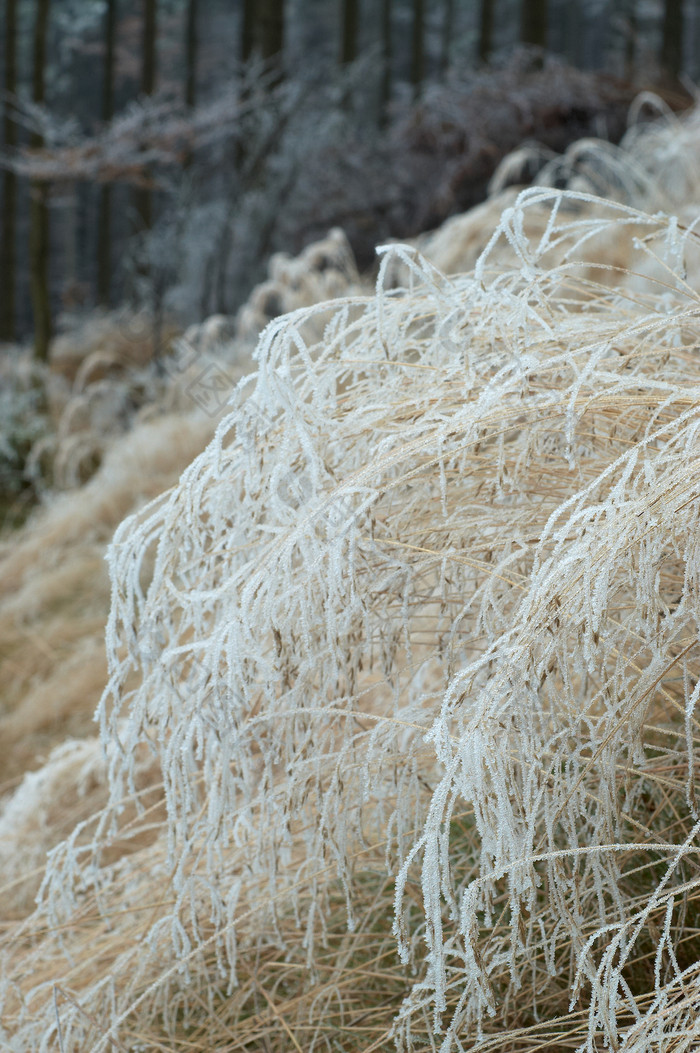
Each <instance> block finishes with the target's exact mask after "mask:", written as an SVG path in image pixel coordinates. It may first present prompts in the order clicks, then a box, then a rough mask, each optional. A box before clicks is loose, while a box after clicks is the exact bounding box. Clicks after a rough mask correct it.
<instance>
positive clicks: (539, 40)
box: [520, 0, 547, 48]
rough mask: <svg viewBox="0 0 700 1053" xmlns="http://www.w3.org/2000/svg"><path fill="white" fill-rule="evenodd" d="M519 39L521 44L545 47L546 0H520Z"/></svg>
mask: <svg viewBox="0 0 700 1053" xmlns="http://www.w3.org/2000/svg"><path fill="white" fill-rule="evenodd" d="M520 40H521V42H522V43H523V44H532V45H534V46H535V47H539V48H546V47H547V0H522V6H521V9H520Z"/></svg>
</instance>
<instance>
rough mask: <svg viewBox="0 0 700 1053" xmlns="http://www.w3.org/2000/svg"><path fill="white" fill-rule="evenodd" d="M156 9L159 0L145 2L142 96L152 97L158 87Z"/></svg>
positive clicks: (142, 46)
mask: <svg viewBox="0 0 700 1053" xmlns="http://www.w3.org/2000/svg"><path fill="white" fill-rule="evenodd" d="M156 7H157V0H144V2H143V37H142V45H141V48H142V50H141V94H142V95H152V94H153V92H154V91H155V87H156V65H157V63H156Z"/></svg>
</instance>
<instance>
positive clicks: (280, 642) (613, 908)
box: [2, 188, 700, 1053]
mask: <svg viewBox="0 0 700 1053" xmlns="http://www.w3.org/2000/svg"><path fill="white" fill-rule="evenodd" d="M696 241H697V235H696V234H695V233H694V232H693V231H692V229H690V228H689V227H688V226H684V224H683V223H678V222H676V221H675V220H673V219H669V218H668V217H666V216H664V215H656V216H651V215H648V214H645V213H643V212H640V211H637V210H635V209H633V208H631V207H629V206H624V205H619V204H614V203H612V202H610V201H604V200H601V199H593V198H591V197H590V196H589V195H585V194H576V193H573V192H565V193H564V194H562V193H561V192H559V191H554V190H549V189H537V188H536V189H533V190H531V191H527V192H525V193H524V194H522V195H521V196H519V197H518V198H517V199H515V201H514V202H513V203H512V205H511V208H510V209H509V210H507V211H506V212H505V213H504V214H503V216H502V218H501V220H500V222H499V225H498V227H497V229H496V231H495V232H494V233H493V237H492V238H491V239H490V240H489V242H488V245H487V248H486V251H485V253H484V255H482V257H481V258H480V260H479V263H478V265H477V268H476V271H475V272H473V273H469V274H463V275H457V276H454V277H451V278H447V277H445V276H444V275H442V274H441V273H440V272H438V271H436V270H435V269H433V268H432V267H431V266H430V265H429V264H428V263H427V262H425V261H424V260H423V259H421V257H420V256H418V255H417V254H416V253H415V252H413V250H408V249H407V250H403V249H401V248H394V249H393V250H392V252H391V253H389V254H388V255H386V256H385V259H386V260H388V259H389V257H390V256H391V255H393V256H396V255H397V254H398V256H399V257H400V258H401V261H402V266H403V272H402V273H404V274H406V275H408V280H407V282H406V288H404V289H400V290H386V288H385V284H384V272H382V273H380V276H379V281H378V287H377V292H376V295H374V296H370V297H366V298H357V297H355V298H350V299H347V300H341V301H337V303H336V305H335V313H334V315H333V318H332V321H331V322H330V324H329V325H328V327H327V328H326V330H325V333H324V335H323V337H322V339H321V340H319V341H318V342H317V343H315V344H310V343H309V342H308V340H306V341H305V340H304V339H303V337H302V334H303V333H306V334H308V333H309V332H312V331H313V324H312V323H313V319H314V317H316V316H317V313H318V312H320V311H321V310H322V311H323V312H327V311H328V306H327V305H326V306H324V307H323V308H311V309H304V310H301V311H298V312H295V313H293V314H291V315H287V316H285V317H284V318H282V319H279V320H278V321H276V322H273V323H272V324H271V326H269V327H268V329H267V330H266V331H265V333H264V334H263V337H262V338H261V341H260V344H259V346H258V351H257V355H258V364H257V365H258V368H257V373H256V374H255V375H254V376H253V377H252V378H251V379H250V380H249V381H248V382H247V384H244V385H242V386H241V387H239V389H238V390H237V391H236V393H235V396H234V401H233V405H232V407H231V410H230V413H229V415H228V416H227V417H226V418H224V420H223V421H222V422H221V423H220V425H219V427H218V429H217V433H216V436H215V437H214V439H213V441H212V442H211V444H210V445H209V447H208V448H207V450H206V451H205V452H204V453H203V454H202V455H201V456H199V457H198V458H197V459H196V460H195V461H194V462H193V464H192V465H191V466H190V467H189V468H188V469H187V470H186V471H185V472H184V474H183V475H182V477H181V479H180V481H179V483H178V484H177V486H175V487H174V488H173V489H172V491H170V492H169V493H167V494H165V495H164V496H163V497H160V498H157V499H156V500H155V501H154V502H153V503H151V504H150V505H148V506H146V507H145V508H143V509H142V510H140V511H138V512H136V514H135V515H133V516H131V517H130V518H128V519H127V520H126V521H125V522H124V523H123V524H122V525H121V526H120V527H119V529H118V530H117V533H116V535H115V538H114V541H113V543H112V545H111V547H110V550H109V567H110V574H111V612H110V618H109V623H108V629H107V650H108V660H109V682H108V687H107V689H106V691H105V693H104V696H103V699H102V702H101V704H100V710H99V716H100V732H101V738H102V742H103V744H104V746H105V748H106V750H107V755H108V762H107V769H106V775H104V776H100V778H101V779H103V780H104V781H103V782H100V785H101V786H102V787H103V789H102V790H100V792H99V793H98V794H96V800H98V807H102V805H103V807H102V810H101V811H99V812H98V813H97V814H96V815H95V816H94V817H92V818H89V817H86V818H85V820H84V822H83V823H82V824H80V825H79V826H78V827H77V828H76V830H75V832H74V834H73V835H71V837H69V838H68V840H67V841H66V842H64V843H63V844H62V845H59V846H58V847H57V848H56V849H55V850H54V851H53V852H52V854H51V856H50V861H49V867H48V870H47V874H46V877H45V880H44V884H43V887H42V891H41V895H40V900H39V905H38V908H37V910H36V911H35V912H34V913H33V914H32V915H30V916H29V917H28V918H26V919H25V920H24V921H23V922H22V923H21V924H18V923H12V924H11V925H8V928H7V933H6V937H5V941H4V943H5V954H4V962H5V963H4V975H5V984H4V995H3V1004H2V1021H3V1027H4V1029H5V1032H4V1037H5V1039H6V1041H8V1042H11V1043H13V1045H12V1047H11V1048H14V1049H17V1050H19V1049H21V1050H29V1049H31V1050H34V1049H36V1050H43V1049H47V1050H48V1049H60V1050H64V1051H65V1050H71V1051H73V1050H75V1051H78V1050H80V1051H82V1050H92V1051H95V1053H97V1051H100V1050H108V1049H117V1050H130V1051H135V1050H139V1049H143V1050H168V1051H176V1050H178V1051H179V1050H182V1051H185V1050H193V1049H194V1050H214V1049H216V1050H244V1049H245V1050H251V1049H254V1050H258V1049H264V1050H269V1051H275V1053H276V1051H278V1050H279V1051H282V1050H284V1051H289V1050H297V1051H300V1050H303V1051H304V1053H311V1051H313V1050H329V1051H330V1050H340V1049H342V1050H344V1051H345V1050H348V1051H353V1050H357V1051H364V1053H369V1051H370V1050H375V1049H376V1050H379V1049H381V1050H389V1049H393V1048H395V1047H396V1046H397V1047H398V1049H399V1050H415V1051H418V1050H437V1049H442V1050H445V1051H447V1050H460V1049H471V1048H478V1049H480V1050H487V1049H491V1050H494V1051H495V1050H498V1051H504V1050H513V1051H515V1050H534V1049H556V1050H569V1049H570V1050H576V1049H580V1050H602V1049H604V1048H612V1049H616V1050H624V1051H625V1053H642V1051H645V1053H646V1051H647V1050H649V1049H658V1050H671V1049H673V1050H674V1051H680V1050H686V1049H688V1050H690V1049H693V1048H695V1047H696V1046H697V1044H698V1041H699V1039H700V1020H698V1019H697V1017H696V1011H695V1005H696V1004H697V999H698V991H699V983H700V972H699V970H698V966H697V961H698V959H699V958H700V913H699V911H698V904H699V902H700V875H699V873H698V867H697V847H696V846H697V837H698V832H699V831H700V818H698V814H699V810H698V804H697V791H696V773H695V759H696V749H697V748H698V742H699V739H698V718H697V713H696V703H697V697H698V694H699V693H700V687H698V683H699V682H700V653H699V649H698V648H699V641H698V623H699V620H700V595H699V588H700V585H699V582H698V565H699V560H700V551H699V550H698V538H699V537H700V534H699V533H698V529H699V526H700V523H699V519H698V516H699V506H698V494H697V492H696V491H697V486H696V475H697V469H698V465H700V446H699V437H700V412H699V409H698V407H699V406H700V369H699V368H698V345H699V344H700V299H699V297H698V293H697V291H696V288H695V285H694V282H692V281H689V280H688V278H687V275H688V273H691V272H690V271H689V270H688V266H687V262H686V258H687V259H688V260H691V261H692V259H693V256H694V254H695V253H696ZM621 243H624V244H625V246H626V252H627V256H626V259H625V262H624V267H622V266H621V265H620V267H618V265H617V263H614V264H613V269H610V268H609V266H608V260H606V258H605V256H604V252H605V246H612V247H613V248H615V249H616V248H617V247H618V246H619V244H621ZM502 244H506V245H507V246H508V251H507V253H505V254H501V250H500V246H501V245H502ZM691 266H692V264H691ZM85 748H87V746H86V747H85ZM58 761H60V757H59V758H54V761H53V763H54V765H55V764H56V763H58ZM98 782H99V779H98ZM21 792H24V793H25V795H26V793H27V792H28V786H27V784H25V785H24V787H23V790H22V791H21ZM139 802H140V805H141V808H139ZM83 814H84V815H85V816H87V811H85V812H84V813H83Z"/></svg>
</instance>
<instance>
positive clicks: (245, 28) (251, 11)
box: [241, 0, 255, 62]
mask: <svg viewBox="0 0 700 1053" xmlns="http://www.w3.org/2000/svg"><path fill="white" fill-rule="evenodd" d="M254 48H255V0H243V25H242V26H241V60H242V61H243V62H248V61H249V59H250V58H251V57H252V54H253V49H254Z"/></svg>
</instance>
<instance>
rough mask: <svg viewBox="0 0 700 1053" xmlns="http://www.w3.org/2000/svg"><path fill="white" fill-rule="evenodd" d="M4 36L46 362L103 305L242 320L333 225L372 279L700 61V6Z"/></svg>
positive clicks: (331, 0) (61, 9)
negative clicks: (506, 169) (267, 275)
mask: <svg viewBox="0 0 700 1053" xmlns="http://www.w3.org/2000/svg"><path fill="white" fill-rule="evenodd" d="M0 31H1V33H2V38H1V39H0V58H1V59H2V69H1V70H0V78H1V80H0V83H2V86H3V89H4V91H3V96H2V98H3V121H2V137H3V143H2V151H1V153H0V157H1V159H2V167H3V171H2V176H1V180H2V187H1V199H0V201H1V205H0V207H1V222H0V229H1V231H2V238H1V240H0V274H1V275H2V281H1V282H0V341H3V342H5V344H6V345H7V344H11V343H13V342H15V341H25V342H26V341H27V340H32V339H33V342H34V347H35V351H36V354H37V357H38V358H40V359H45V358H47V356H48V354H49V348H50V341H51V338H52V336H53V335H54V334H55V333H56V331H58V330H60V329H64V330H65V329H66V328H67V329H70V327H71V325H73V324H74V323H75V318H76V314H77V315H78V316H79V315H80V314H81V312H85V311H86V310H91V309H95V308H113V307H114V306H116V305H119V304H122V303H125V302H128V303H129V304H130V305H131V306H133V307H137V308H142V309H143V308H146V309H147V310H148V311H149V312H150V314H151V316H152V317H153V318H154V319H155V323H154V324H155V327H156V330H157V332H160V328H161V327H162V323H163V320H164V318H165V317H166V316H170V317H173V318H174V319H175V320H176V321H177V322H178V323H180V324H189V323H191V322H193V321H197V320H199V319H202V318H204V317H206V316H208V315H210V314H212V313H214V312H217V313H223V314H233V313H234V312H235V311H236V310H237V308H238V307H239V306H240V305H241V303H242V302H243V301H244V299H245V297H246V295H247V294H248V293H249V291H250V289H251V288H252V287H253V286H254V285H255V283H256V282H258V281H260V279H261V277H263V276H264V269H265V264H266V261H267V260H268V258H269V257H270V254H271V253H272V252H274V251H279V250H285V251H289V252H292V253H295V252H299V251H300V250H301V248H303V246H304V245H305V244H307V243H308V242H309V241H311V240H313V239H314V238H317V237H321V236H323V235H324V234H325V232H326V231H327V230H328V229H329V228H330V227H332V226H334V225H339V226H342V227H343V229H344V230H345V231H346V232H347V234H348V237H349V239H350V243H351V245H352V248H353V250H354V252H355V255H356V257H357V260H358V263H359V265H360V266H361V267H366V266H368V265H369V264H371V262H372V259H373V251H374V246H375V245H376V244H377V243H378V242H379V241H381V240H383V239H386V238H391V237H397V238H405V237H410V236H413V235H415V234H417V233H418V232H420V231H421V230H425V229H429V228H432V227H435V226H437V225H438V224H439V223H440V222H442V221H443V220H444V219H445V218H446V217H447V216H448V215H450V214H452V213H454V212H458V211H461V210H463V209H465V208H468V207H470V206H472V205H473V204H475V203H476V202H477V201H479V200H481V199H482V198H483V197H484V196H485V191H486V186H487V183H488V179H489V177H490V175H491V174H492V172H493V170H494V169H495V167H496V165H497V164H498V162H499V161H500V159H501V158H502V157H503V156H504V155H505V154H507V153H508V152H509V151H510V150H512V149H514V148H515V147H517V146H518V145H519V144H520V143H521V142H522V141H523V140H528V139H535V140H537V141H538V142H540V143H544V144H545V145H546V146H548V147H551V148H552V149H554V150H561V149H563V148H565V147H566V145H567V144H568V143H569V142H571V141H573V140H575V139H577V138H580V137H581V136H582V135H597V136H602V137H603V138H609V139H612V140H614V141H616V140H618V139H619V138H620V136H621V135H622V133H623V131H624V128H625V122H626V117H627V109H628V106H629V103H630V101H631V99H632V98H633V96H634V94H635V92H636V91H637V90H638V89H639V88H640V87H641V88H644V87H654V89H655V90H657V91H658V90H661V91H662V92H663V93H664V94H665V97H666V99H667V101H669V102H671V104H672V105H674V106H680V105H682V104H683V103H685V102H687V90H686V89H687V80H686V78H691V79H692V78H696V77H697V75H698V68H699V66H700V59H699V58H698V56H699V55H700V47H698V44H700V3H698V2H697V0H686V2H683V0H665V2H663V3H662V2H661V0H524V2H523V0H432V2H431V0H377V2H368V0H365V2H362V0H237V2H230V0H4V3H3V11H2V25H1V26H0ZM523 45H525V49H523V48H522V46H523ZM545 55H546V56H547V57H546V58H545ZM552 56H558V57H559V58H558V60H555V59H553V58H552ZM562 63H563V64H565V65H562ZM577 70H578V71H579V73H577V72H576V71H577ZM581 71H583V72H581ZM684 84H685V87H684ZM270 307H271V314H274V304H271V305H270ZM157 339H159V337H157Z"/></svg>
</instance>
